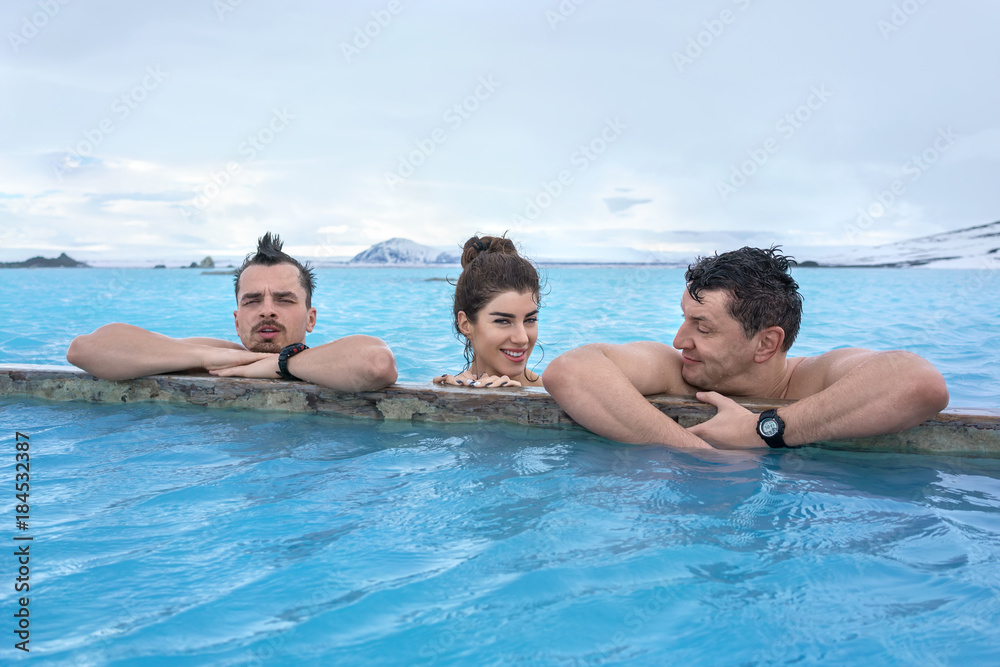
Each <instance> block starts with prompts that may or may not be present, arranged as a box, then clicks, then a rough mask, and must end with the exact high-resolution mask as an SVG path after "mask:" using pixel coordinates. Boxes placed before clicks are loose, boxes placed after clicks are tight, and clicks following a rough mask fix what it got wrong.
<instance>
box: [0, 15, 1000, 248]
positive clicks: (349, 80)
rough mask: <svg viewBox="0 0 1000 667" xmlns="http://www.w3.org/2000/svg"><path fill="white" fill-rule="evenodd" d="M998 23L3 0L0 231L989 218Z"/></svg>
mask: <svg viewBox="0 0 1000 667" xmlns="http://www.w3.org/2000/svg"><path fill="white" fill-rule="evenodd" d="M997 26H1000V5H998V3H996V2H992V1H989V0H956V1H955V2H950V3H946V2H942V1H940V0H923V1H921V0H906V1H905V2H900V1H898V0H839V1H837V2H792V1H790V0H784V1H781V0H770V1H764V0H714V1H711V2H694V1H693V0H689V1H684V2H669V1H667V2H663V1H653V0H649V1H632V2H629V1H622V2H610V1H609V0H586V1H580V0H577V2H574V1H573V0H563V1H562V2H559V1H558V0H533V1H530V2H529V1H527V0H508V1H506V2H503V3H499V2H497V3H470V2H458V1H453V2H445V1H433V0H428V1H425V2H420V3H417V2H410V1H407V0H393V1H391V2H389V1H381V0H379V1H357V2H336V3H333V2H318V1H312V2H310V1H303V2H290V3H280V4H279V3H277V2H264V1H263V0H242V1H240V0H215V1H214V2H213V0H181V1H178V2H171V3H136V2H124V1H121V0H104V1H101V0H93V1H90V2H84V0H74V1H67V0H61V1H60V0H40V1H39V0H34V1H22V0H5V2H4V3H3V6H2V9H0V27H2V29H3V30H2V32H3V43H2V44H0V53H2V54H3V55H2V56H0V79H2V82H3V85H2V89H0V90H2V94H0V120H2V125H0V126H2V128H3V129H2V133H0V247H2V252H0V255H2V258H3V259H24V258H26V257H28V256H31V255H34V254H39V253H42V254H46V255H51V254H58V253H59V252H63V251H65V252H68V253H69V254H70V255H71V256H73V257H76V258H77V259H101V258H109V257H138V258H146V259H160V258H172V257H181V258H190V259H199V258H200V257H201V256H204V255H206V254H212V255H231V256H237V255H242V254H244V253H246V252H247V251H248V250H249V249H250V247H251V246H252V245H253V244H254V241H255V239H256V238H257V237H258V236H260V235H261V234H262V233H263V232H264V231H266V230H273V231H275V232H278V233H280V234H281V235H282V236H283V237H284V238H285V239H286V247H287V249H290V250H291V251H292V252H293V253H298V254H302V255H311V256H320V257H334V256H343V255H352V254H354V253H356V252H359V251H361V250H363V249H365V248H367V247H368V246H369V245H371V244H373V243H375V242H378V241H383V240H386V239H388V238H391V237H397V236H399V237H406V238H410V239H413V240H415V241H418V242H420V243H425V244H428V245H433V246H438V247H443V248H455V247H457V245H458V244H460V243H461V242H462V241H463V240H464V239H465V238H467V237H468V236H470V235H471V234H472V233H473V232H492V233H499V232H503V231H505V230H509V232H510V235H511V236H512V237H514V238H515V240H517V241H518V242H519V243H520V244H521V245H522V247H523V248H524V250H525V251H527V252H528V254H529V255H532V256H534V257H537V258H570V257H574V258H591V259H593V258H602V257H603V258H619V257H625V256H629V257H639V258H641V257H645V256H653V255H652V254H653V253H670V252H674V253H690V252H700V253H704V252H712V251H715V250H719V251H722V250H726V249H730V248H732V247H738V246H739V245H744V244H747V243H753V244H769V243H773V242H778V243H783V244H785V246H786V247H787V248H789V249H790V250H792V251H795V252H798V253H799V254H800V255H802V254H803V253H804V254H815V253H816V252H818V251H819V250H821V248H815V247H814V246H821V247H826V248H830V247H832V246H840V245H844V244H861V245H874V244H880V243H886V242H891V241H896V240H902V239H907V238H912V237H915V236H923V235H927V234H933V233H937V232H941V231H946V230H950V229H957V228H961V227H967V226H972V225H977V224H983V223H987V222H992V221H994V220H997V219H998V218H1000V188H998V187H997V183H998V182H1000V114H998V109H1000V85H998V84H1000V40H998V39H996V34H995V33H996V29H997ZM880 199H881V201H880ZM626 249H629V250H626Z"/></svg>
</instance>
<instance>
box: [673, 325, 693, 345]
mask: <svg viewBox="0 0 1000 667" xmlns="http://www.w3.org/2000/svg"><path fill="white" fill-rule="evenodd" d="M674 347H675V348H677V349H678V350H684V349H687V348H690V347H693V346H692V345H691V336H690V335H689V334H688V325H687V322H684V323H682V324H681V326H680V327H678V329H677V334H676V335H675V336H674Z"/></svg>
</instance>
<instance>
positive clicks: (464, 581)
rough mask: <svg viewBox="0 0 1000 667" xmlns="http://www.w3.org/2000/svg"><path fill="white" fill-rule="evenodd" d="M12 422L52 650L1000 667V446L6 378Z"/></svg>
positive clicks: (280, 659)
mask: <svg viewBox="0 0 1000 667" xmlns="http://www.w3.org/2000/svg"><path fill="white" fill-rule="evenodd" d="M15 429H17V430H20V431H22V432H28V433H30V435H31V443H32V452H33V454H32V468H31V470H32V479H33V480H36V481H35V482H33V485H32V510H31V512H32V517H33V528H32V534H33V535H34V538H35V539H34V542H33V545H32V549H33V550H34V551H33V553H34V554H36V556H35V560H33V561H32V565H33V572H35V573H37V574H35V575H34V576H35V577H36V579H33V580H32V589H31V596H32V602H31V610H32V611H31V613H32V619H33V622H34V626H33V627H34V633H33V635H32V642H33V643H32V647H33V648H34V649H35V651H34V652H33V653H32V658H34V659H36V660H41V659H43V658H44V659H45V660H44V663H45V664H53V665H122V666H124V665H137V664H143V665H147V664H148V665H180V664H184V665H188V664H196V665H200V664H217V665H255V664H281V665H330V664H338V665H339V664H351V665H353V664H357V665H432V664H436V665H508V664H533V665H534V664H544V665H601V664H635V665H664V664H677V665H687V664H703V665H744V664H865V665H897V664H925V665H949V664H956V665H971V664H976V665H985V664H995V659H996V655H997V647H998V646H1000V595H998V592H1000V590H998V589H1000V574H998V564H1000V563H998V561H1000V461H997V460H969V459H966V460H959V459H949V458H941V457H929V456H913V455H891V456H890V455H877V454H856V453H853V454H852V453H837V452H830V451H821V450H810V449H805V450H800V451H789V452H784V453H775V454H772V453H767V454H764V455H762V456H760V457H751V458H745V459H743V458H741V459H732V458H728V459H720V460H715V461H713V460H701V459H698V458H695V457H692V456H689V455H686V454H681V453H676V452H672V451H669V450H666V449H662V448H655V447H627V446H623V445H614V444H612V443H609V442H607V441H604V440H601V439H599V438H596V437H590V436H588V435H586V434H582V433H578V432H560V431H553V430H548V429H541V428H534V429H532V428H516V427H509V426H504V427H499V426H495V427H476V426H448V427H439V426H427V425H420V426H414V425H411V424H398V423H396V424H394V423H375V422H365V421H345V420H341V419H337V418H328V417H317V416H302V415H285V414H264V413H254V412H227V411H216V410H205V409H197V408H192V407H187V406H184V407H180V408H178V407H173V408H169V407H164V406H154V405H140V404H133V405H129V406H117V405H110V406H109V405H93V406H92V405H81V404H68V403H67V404H45V403H41V402H37V401H13V400H10V399H5V400H2V401H0V433H3V434H4V439H5V442H6V443H7V444H10V441H12V438H13V432H14V430H15ZM8 435H9V437H8ZM4 450H5V451H6V452H8V455H7V456H5V457H4V459H3V465H2V466H0V470H2V472H0V474H2V475H3V476H4V477H3V478H2V479H4V480H7V479H11V478H12V475H13V472H12V468H13V465H12V459H13V455H12V454H11V451H12V448H11V447H8V446H6V445H5V447H4ZM5 486H6V484H5ZM12 511H13V510H12V509H11V510H9V511H8V512H7V514H8V516H6V517H5V520H6V519H10V520H11V521H12V519H13V517H12V516H9V515H10V514H11V513H12ZM8 539H9V538H8ZM9 561H10V559H9V558H8V559H7V562H9ZM4 572H5V573H8V572H11V568H10V566H9V565H5V569H4ZM4 576H5V577H6V578H8V579H10V578H11V577H12V575H10V574H5V575H4ZM4 584H5V585H4V586H3V587H2V589H0V590H2V591H3V592H2V594H0V604H2V608H3V609H4V610H10V609H12V608H13V604H14V601H13V597H12V591H11V589H10V587H9V586H8V585H6V584H7V582H6V581H5V582H4ZM2 617H3V618H6V619H8V620H7V621H6V622H0V625H4V624H6V625H8V626H9V625H10V624H11V623H12V621H11V614H10V613H6V612H5V613H4V614H3V615H2ZM3 630H4V635H6V636H7V637H8V640H7V645H5V646H3V647H2V652H3V655H4V661H5V662H6V661H7V660H8V659H9V658H10V657H12V654H13V653H15V651H13V650H12V649H11V643H12V642H11V640H10V639H9V637H10V634H9V628H8V627H4V628H3Z"/></svg>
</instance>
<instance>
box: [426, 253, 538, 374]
mask: <svg viewBox="0 0 1000 667" xmlns="http://www.w3.org/2000/svg"><path fill="white" fill-rule="evenodd" d="M539 293H540V287H539V281H538V271H537V270H536V269H535V267H534V265H533V264H532V263H531V262H530V261H528V260H527V259H525V258H524V257H521V255H519V254H518V252H517V248H515V247H514V242H513V241H511V240H510V239H508V238H503V237H494V236H484V237H482V238H480V237H478V236H473V237H472V238H470V239H469V240H468V241H466V242H465V248H464V249H463V251H462V275H460V276H459V278H458V281H457V282H456V284H455V302H454V315H455V320H454V324H455V331H456V332H457V333H458V335H459V336H460V337H463V338H464V339H465V361H466V368H465V370H464V371H462V372H461V373H459V374H458V375H442V376H441V377H438V378H434V382H437V383H438V384H453V385H468V386H472V387H520V386H530V387H540V386H542V378H541V376H540V375H538V374H537V373H533V372H531V371H530V370H528V368H527V365H528V358H529V357H530V356H531V351H532V350H533V349H534V347H535V341H536V340H538V309H539V307H540V303H539Z"/></svg>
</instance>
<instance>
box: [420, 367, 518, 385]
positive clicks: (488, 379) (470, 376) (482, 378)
mask: <svg viewBox="0 0 1000 667" xmlns="http://www.w3.org/2000/svg"><path fill="white" fill-rule="evenodd" d="M431 382H433V383H434V384H450V385H453V386H456V387H479V388H481V389H485V388H486V387H491V388H492V387H520V386H521V383H520V382H518V381H516V380H511V379H510V378H509V377H507V376H506V375H489V374H487V373H480V374H479V375H476V374H474V373H472V372H470V371H464V372H462V373H459V374H458V375H441V376H439V377H436V378H434V379H433V380H431Z"/></svg>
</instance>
